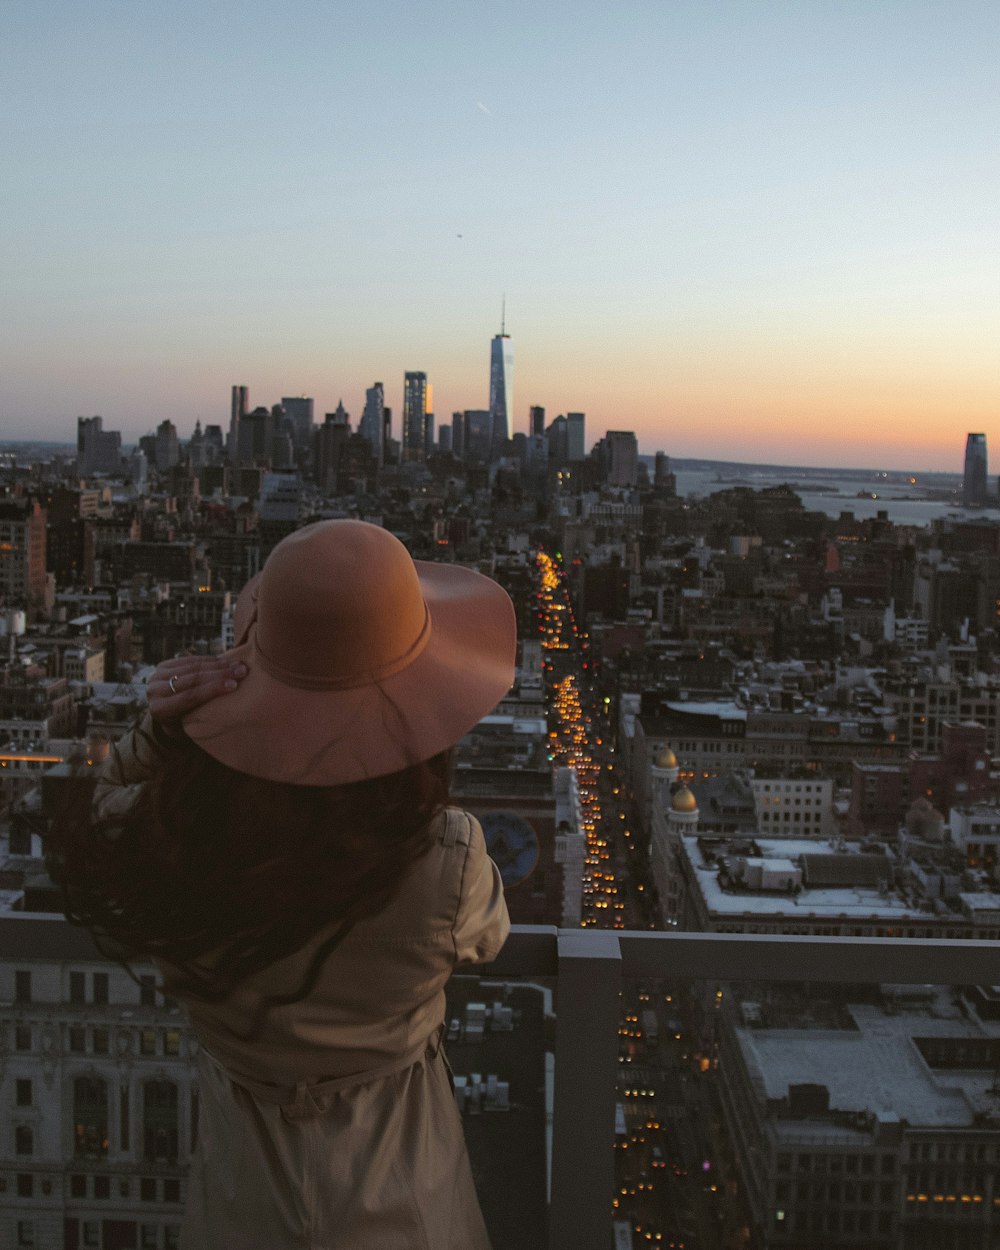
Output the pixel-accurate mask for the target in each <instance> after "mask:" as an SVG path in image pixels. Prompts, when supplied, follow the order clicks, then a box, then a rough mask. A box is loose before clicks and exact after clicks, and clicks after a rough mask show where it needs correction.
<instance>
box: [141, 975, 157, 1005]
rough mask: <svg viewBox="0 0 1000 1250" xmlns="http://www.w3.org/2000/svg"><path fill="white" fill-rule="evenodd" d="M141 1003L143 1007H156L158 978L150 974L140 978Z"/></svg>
mask: <svg viewBox="0 0 1000 1250" xmlns="http://www.w3.org/2000/svg"><path fill="white" fill-rule="evenodd" d="M139 1002H140V1004H141V1005H142V1006H143V1007H155V1006H156V977H154V976H152V975H151V974H150V973H148V972H144V973H143V974H142V976H141V977H140V978H139Z"/></svg>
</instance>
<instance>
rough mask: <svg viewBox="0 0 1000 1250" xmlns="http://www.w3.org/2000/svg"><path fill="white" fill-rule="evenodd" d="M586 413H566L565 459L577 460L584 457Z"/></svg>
mask: <svg viewBox="0 0 1000 1250" xmlns="http://www.w3.org/2000/svg"><path fill="white" fill-rule="evenodd" d="M586 420H587V418H586V414H585V413H582V412H567V413H566V459H567V460H570V461H578V460H583V459H585V458H586V455H587V450H586V448H587V437H586Z"/></svg>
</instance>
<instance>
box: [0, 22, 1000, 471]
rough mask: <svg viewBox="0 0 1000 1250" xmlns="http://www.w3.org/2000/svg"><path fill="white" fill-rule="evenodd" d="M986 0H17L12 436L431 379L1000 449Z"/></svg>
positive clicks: (926, 458)
mask: <svg viewBox="0 0 1000 1250" xmlns="http://www.w3.org/2000/svg"><path fill="white" fill-rule="evenodd" d="M998 65H1000V4H998V3H996V0H982V2H979V0H947V2H945V0H938V2H936V3H925V2H923V0H864V2H854V0H836V2H831V3H820V2H814V0H784V2H781V3H777V2H771V0H741V2H739V3H734V2H730V0H692V2H691V3H687V2H683V0H676V2H675V0H648V2H643V3H635V2H631V0H619V2H618V3H614V4H610V3H608V0H572V2H563V0H552V2H550V3H538V2H537V0H535V2H533V3H525V2H522V0H505V2H504V3H486V2H481V0H450V2H443V0H423V2H421V0H417V2H416V3H415V2H414V0H405V2H400V3H397V2H395V0H386V2H381V3H380V2H379V0H366V2H361V0H336V2H334V0H312V2H308V0H283V2H282V3H268V2H265V0H260V2H254V0H239V2H235V0H210V2H209V3H205V0H198V2H197V3H194V2H189V0H170V3H165V4H150V3H146V2H144V0H117V2H115V3H103V2H101V0H6V2H5V3H4V4H2V5H0V94H2V105H3V115H4V118H5V125H4V127H3V130H2V134H0V169H2V170H3V182H4V189H5V195H4V211H3V213H2V214H0V239H2V247H3V271H2V272H3V280H2V283H0V307H2V313H3V323H2V326H0V334H2V346H0V438H32V437H35V438H46V437H47V438H69V439H72V438H74V437H75V418H76V417H77V416H78V415H81V414H85V415H91V414H94V413H100V414H102V415H103V417H104V418H105V426H106V428H112V429H120V430H121V431H122V433H123V436H124V437H125V439H126V441H131V440H134V439H135V438H137V437H138V436H139V435H141V434H143V433H146V432H147V431H149V430H151V429H152V428H153V427H154V426H155V425H156V424H157V423H158V422H159V421H161V420H162V419H163V418H164V417H170V418H171V419H172V420H173V421H175V423H176V424H177V426H178V429H179V430H180V432H181V434H182V435H183V436H187V435H188V434H189V433H190V431H191V429H192V428H193V425H194V421H195V419H196V418H199V417H200V418H201V420H202V421H203V422H220V423H225V422H226V421H227V420H228V411H229V391H230V387H231V386H232V384H233V383H241V384H246V385H247V386H248V387H249V388H250V401H251V404H252V405H255V404H258V403H265V404H272V403H275V402H277V401H278V400H280V398H281V397H282V396H283V395H297V394H309V395H313V396H314V397H315V399H316V412H317V416H318V417H319V418H320V419H321V418H322V414H323V413H324V412H325V411H329V410H332V409H333V408H334V407H335V406H336V404H337V401H338V399H340V398H343V401H344V404H345V406H346V407H347V408H348V410H349V411H350V412H351V414H352V416H353V417H354V418H355V420H356V419H357V417H358V416H359V415H360V412H361V407H362V403H363V399H364V388H365V387H366V386H369V385H371V383H372V382H373V381H375V380H376V379H378V380H381V381H383V382H384V383H385V385H386V390H387V401H388V402H389V403H390V404H391V405H392V407H393V410H394V414H395V417H396V420H397V429H398V416H399V412H400V408H401V396H402V381H403V373H404V371H405V370H407V369H423V370H426V372H427V373H428V375H429V377H430V380H431V382H432V383H433V387H434V400H435V410H436V415H437V419H438V421H439V423H440V422H441V421H442V420H444V421H447V420H449V419H450V416H451V413H452V411H453V410H455V409H461V408H478V407H484V406H485V405H486V402H487V392H488V374H489V340H490V337H491V335H492V334H494V333H496V331H497V330H498V329H499V323H500V307H501V299H502V297H503V295H504V294H506V301H507V329H508V332H509V333H510V334H511V335H512V337H513V340H514V346H515V353H516V372H515V383H514V396H515V412H516V418H517V426H516V428H517V429H522V430H523V429H526V427H527V418H528V407H529V405H531V404H542V405H544V406H545V408H546V410H547V412H548V415H549V417H550V418H551V417H554V416H556V415H557V414H558V413H560V412H566V411H569V410H574V411H579V410H583V411H585V412H586V413H587V432H588V441H593V439H595V438H596V437H598V436H599V435H600V434H601V433H603V431H604V430H605V429H606V428H615V429H634V430H635V431H636V432H637V434H638V436H639V441H640V447H641V449H642V450H643V451H644V452H653V451H655V450H657V449H663V450H664V451H667V452H668V453H670V454H672V455H675V456H705V457H713V458H718V459H739V460H751V461H757V460H760V461H764V460H766V461H774V462H784V463H795V464H831V465H866V466H872V467H883V468H926V469H934V468H936V469H960V468H961V462H962V454H963V449H964V444H965V435H966V432H967V431H969V430H983V431H985V432H986V433H987V436H988V438H989V440H990V443H991V447H992V450H993V454H994V457H996V462H995V464H991V470H992V471H994V472H995V471H996V470H997V468H1000V428H998V426H997V424H996V422H995V421H994V418H995V416H996V415H997V414H998V413H1000V353H998V344H1000V213H998V207H997V206H998V204H1000V141H998V136H1000V86H998V83H1000V75H998V70H997V67H998Z"/></svg>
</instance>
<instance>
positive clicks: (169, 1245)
mask: <svg viewBox="0 0 1000 1250" xmlns="http://www.w3.org/2000/svg"><path fill="white" fill-rule="evenodd" d="M180 1240H181V1226H180V1225H179V1224H168V1225H167V1226H166V1228H165V1229H164V1230H163V1250H177V1247H178V1246H179V1245H180Z"/></svg>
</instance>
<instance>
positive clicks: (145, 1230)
mask: <svg viewBox="0 0 1000 1250" xmlns="http://www.w3.org/2000/svg"><path fill="white" fill-rule="evenodd" d="M139 1245H140V1246H141V1247H142V1250H160V1229H159V1226H158V1225H157V1224H143V1226H142V1232H141V1235H140V1239H139Z"/></svg>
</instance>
